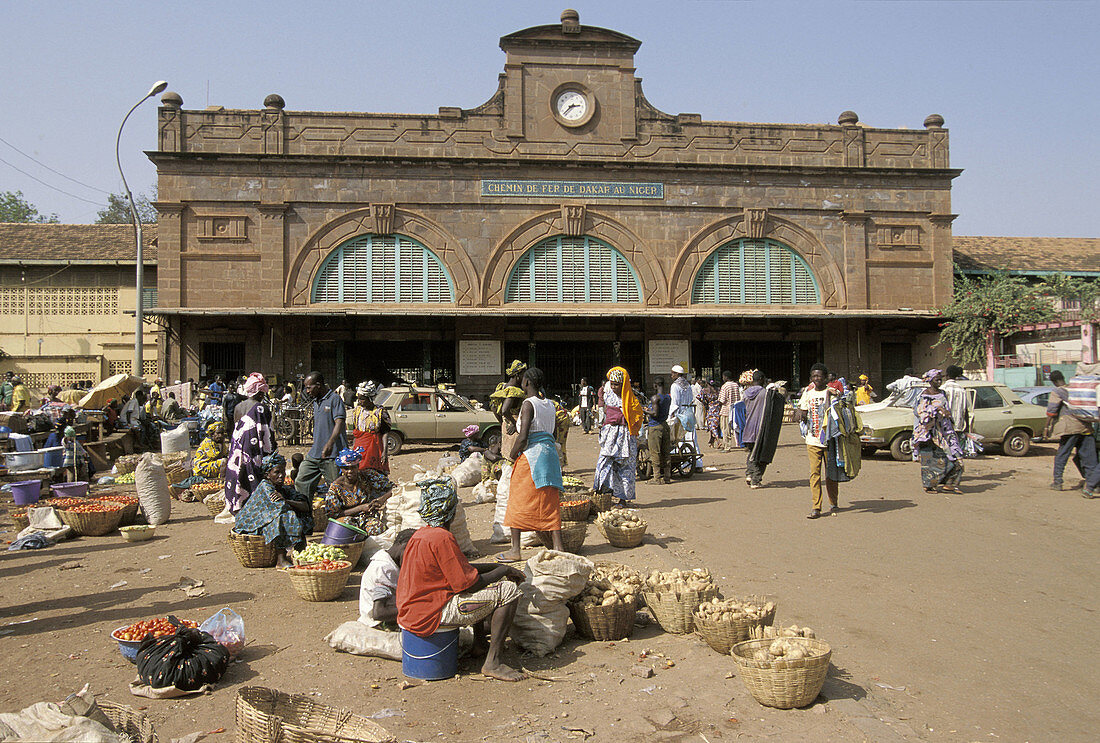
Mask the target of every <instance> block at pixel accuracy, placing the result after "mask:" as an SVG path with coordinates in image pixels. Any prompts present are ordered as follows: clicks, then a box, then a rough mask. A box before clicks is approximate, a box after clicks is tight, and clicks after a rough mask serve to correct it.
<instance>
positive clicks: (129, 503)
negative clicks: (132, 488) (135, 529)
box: [89, 492, 140, 526]
mask: <svg viewBox="0 0 1100 743" xmlns="http://www.w3.org/2000/svg"><path fill="white" fill-rule="evenodd" d="M89 500H94V501H98V502H103V501H109V502H111V503H121V504H122V520H121V521H119V522H118V524H119V526H130V525H131V524H133V523H134V522H135V521H137V515H138V506H139V505H140V501H139V500H138V497H137V496H136V495H126V494H124V493H119V492H113V493H107V494H105V495H93V496H92V497H91V498H90V499H89Z"/></svg>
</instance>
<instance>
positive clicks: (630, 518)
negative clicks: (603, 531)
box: [596, 509, 649, 529]
mask: <svg viewBox="0 0 1100 743" xmlns="http://www.w3.org/2000/svg"><path fill="white" fill-rule="evenodd" d="M596 523H597V524H599V525H600V526H603V527H604V528H607V527H611V528H614V529H637V528H638V527H640V526H649V524H648V522H646V520H645V519H643V518H642V517H641V516H639V515H638V512H637V511H631V510H626V509H622V510H614V511H604V512H603V513H601V514H600V515H599V516H597V517H596Z"/></svg>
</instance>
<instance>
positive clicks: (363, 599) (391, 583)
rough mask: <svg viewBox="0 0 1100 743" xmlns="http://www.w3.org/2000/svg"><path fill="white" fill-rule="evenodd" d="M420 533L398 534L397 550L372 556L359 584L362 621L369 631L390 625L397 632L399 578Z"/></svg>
mask: <svg viewBox="0 0 1100 743" xmlns="http://www.w3.org/2000/svg"><path fill="white" fill-rule="evenodd" d="M415 533H416V529H405V530H403V531H400V532H398V534H397V536H396V537H395V538H394V540H393V546H392V547H390V548H389V549H388V550H378V551H377V552H375V553H374V555H372V556H371V558H370V562H369V563H367V567H366V569H365V570H364V571H363V577H362V579H361V580H360V582H359V621H360V622H361V623H362V624H365V625H367V626H368V627H374V628H379V625H381V624H383V623H388V624H391V625H393V627H394V629H396V626H397V625H396V622H397V575H398V571H399V569H400V567H401V558H402V556H404V554H405V546H406V545H408V543H409V539H410V538H411V537H412V535H413V534H415Z"/></svg>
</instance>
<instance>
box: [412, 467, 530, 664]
mask: <svg viewBox="0 0 1100 743" xmlns="http://www.w3.org/2000/svg"><path fill="white" fill-rule="evenodd" d="M419 484H420V509H419V513H420V517H421V518H422V519H424V523H426V524H427V526H424V527H422V528H420V529H417V530H416V533H415V534H413V535H412V538H411V539H409V544H408V546H407V547H405V554H404V555H403V556H402V558H401V572H400V573H399V574H398V578H397V623H398V625H400V626H401V628H402V629H404V630H406V631H407V632H411V633H413V634H414V635H416V636H417V637H430V636H431V635H433V634H435V632H436V631H437V630H438V629H439V628H440V627H441V626H446V627H459V626H465V627H473V628H474V647H475V648H487V650H486V655H485V662H484V663H483V664H482V666H481V673H482V674H483V675H485V676H489V677H490V678H495V679H500V680H502V681H520V680H522V679H523V678H525V676H524V675H523V674H522V673H519V672H518V671H516V670H514V669H512V668H510V667H508V666H507V665H505V664H504V662H503V657H502V656H503V654H504V640H505V638H507V637H508V632H509V630H510V629H511V627H512V620H513V619H514V618H515V616H516V609H517V607H518V605H519V598H520V591H519V589H518V588H517V587H516V583H519V582H522V581H523V580H524V576H523V573H521V572H520V571H518V570H517V569H515V568H513V567H510V566H508V565H496V564H476V565H471V564H470V562H469V561H468V560H467V559H466V556H465V555H463V554H462V550H460V549H459V547H458V542H457V541H456V540H455V538H454V535H453V534H451V532H450V529H449V528H450V525H451V522H452V521H454V518H455V514H456V512H457V509H458V495H457V494H456V493H455V489H454V486H453V484H451V481H449V480H429V481H421V482H420V483H419Z"/></svg>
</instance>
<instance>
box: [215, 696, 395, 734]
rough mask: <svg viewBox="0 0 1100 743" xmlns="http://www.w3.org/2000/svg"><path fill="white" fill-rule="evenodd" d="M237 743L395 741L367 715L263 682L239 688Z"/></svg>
mask: <svg viewBox="0 0 1100 743" xmlns="http://www.w3.org/2000/svg"><path fill="white" fill-rule="evenodd" d="M236 707H237V710H236V711H237V715H236V717H237V735H236V737H235V738H234V742H235V743H395V742H396V740H397V739H396V738H395V737H393V736H392V735H390V734H389V733H388V732H386V729H385V728H384V727H382V726H381V725H379V724H378V723H376V722H374V721H373V720H368V719H367V718H365V717H360V716H359V715H356V714H353V713H351V712H347V711H345V710H340V709H336V708H335V707H329V706H327V705H324V704H321V703H320V702H316V701H314V700H313V699H310V698H309V697H307V696H302V695H300V694H293V695H291V694H285V693H283V692H281V691H276V690H275V689H267V688H264V687H262V686H246V687H245V688H243V689H241V690H240V691H238V692H237V703H236Z"/></svg>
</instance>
